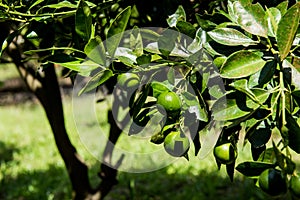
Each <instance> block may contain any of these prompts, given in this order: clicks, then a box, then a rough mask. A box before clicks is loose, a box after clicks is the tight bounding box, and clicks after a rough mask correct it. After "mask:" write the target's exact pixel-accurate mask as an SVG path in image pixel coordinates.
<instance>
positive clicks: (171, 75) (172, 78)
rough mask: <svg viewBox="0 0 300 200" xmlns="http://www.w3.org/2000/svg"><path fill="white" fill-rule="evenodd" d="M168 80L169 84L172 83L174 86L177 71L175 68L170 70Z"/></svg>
mask: <svg viewBox="0 0 300 200" xmlns="http://www.w3.org/2000/svg"><path fill="white" fill-rule="evenodd" d="M167 78H168V81H169V83H171V84H172V85H174V84H175V70H174V68H172V67H171V68H170V69H169V71H168V73H167Z"/></svg>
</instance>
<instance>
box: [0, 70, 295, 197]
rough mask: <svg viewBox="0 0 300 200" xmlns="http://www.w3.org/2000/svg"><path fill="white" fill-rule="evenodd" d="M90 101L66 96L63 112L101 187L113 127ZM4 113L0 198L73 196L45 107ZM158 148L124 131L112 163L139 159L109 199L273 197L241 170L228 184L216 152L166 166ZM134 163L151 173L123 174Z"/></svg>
mask: <svg viewBox="0 0 300 200" xmlns="http://www.w3.org/2000/svg"><path fill="white" fill-rule="evenodd" d="M1 72H3V76H5V77H6V78H11V77H14V76H15V75H16V73H15V72H14V71H13V72H11V71H10V70H9V69H8V68H5V70H1ZM1 80H4V79H1ZM1 80H0V81H1ZM88 103H89V102H84V101H82V102H80V104H79V105H76V106H75V108H76V109H73V107H72V102H71V100H70V99H69V98H64V111H65V116H66V126H67V130H68V133H69V136H70V139H71V141H72V143H73V144H74V145H75V146H76V148H77V150H78V152H79V154H80V155H81V156H82V157H83V159H84V160H85V161H86V162H87V164H88V166H89V167H90V169H91V170H90V179H91V182H92V184H93V185H97V184H98V183H99V179H98V177H97V175H96V174H97V172H98V170H99V166H100V163H99V161H98V160H99V159H101V152H102V151H103V148H102V146H103V145H101V144H103V141H102V142H101V140H100V138H99V137H100V136H102V137H103V138H102V139H105V137H106V136H107V132H108V130H109V125H108V124H107V122H106V120H107V115H106V110H107V104H106V103H105V102H103V103H100V104H98V105H97V106H96V109H95V110H96V112H95V113H94V112H93V111H94V110H92V111H91V110H88V109H85V107H84V106H83V105H89V104H88ZM0 113H1V115H0V122H1V123H0V199H1V200H2V199H3V200H15V199H19V200H43V199H47V200H52V199H55V200H68V199H71V186H70V181H69V179H68V176H67V173H66V169H65V167H64V163H63V161H62V159H61V157H60V155H59V153H58V151H57V148H56V146H55V142H54V139H53V136H52V133H51V129H50V126H49V124H48V122H47V119H46V117H45V114H44V111H43V110H42V108H41V106H40V105H39V104H35V103H25V104H21V105H15V106H2V107H0ZM99 127H101V129H99ZM158 147H159V146H156V145H153V144H150V143H149V142H148V140H145V139H144V138H139V137H137V136H131V137H129V136H127V135H126V134H122V135H121V137H120V139H119V143H118V144H117V148H118V149H119V150H117V151H115V152H114V159H113V162H116V161H117V159H118V158H119V156H120V155H121V154H122V152H124V151H125V150H126V151H132V152H135V154H137V153H139V155H140V156H141V157H138V158H137V157H130V156H127V157H126V158H125V159H124V161H123V163H122V165H121V169H122V170H123V171H121V172H120V173H119V174H118V180H119V184H118V185H116V186H115V187H114V188H113V190H112V191H111V192H110V193H109V195H108V196H107V197H106V199H107V200H123V199H124V200H127V199H131V200H149V199H151V200H164V199H175V200H181V199H192V200H193V199H195V200H202V199H205V200H210V199H216V198H218V199H220V200H231V199H245V200H257V199H258V200H260V199H261V200H265V199H272V198H271V197H269V196H267V195H266V194H264V193H263V192H262V191H260V190H259V189H258V188H257V187H255V185H254V182H253V180H251V179H248V178H245V177H244V176H242V175H241V174H239V173H238V172H236V173H235V180H234V182H230V180H229V178H228V177H227V175H226V169H225V168H224V166H223V167H222V168H221V170H220V171H218V169H217V166H216V164H215V161H214V158H213V155H212V154H210V155H208V156H207V157H206V158H204V159H200V158H199V157H195V156H193V155H192V153H191V154H190V161H189V162H188V161H187V160H186V159H184V158H180V159H177V160H172V161H173V162H172V163H170V164H168V163H167V164H166V163H164V162H160V160H162V159H164V158H167V157H166V154H164V153H155V151H157V149H159V148H158ZM160 148H161V146H160ZM143 152H144V153H145V152H154V153H153V155H154V156H152V157H150V158H149V157H147V156H146V157H145V156H144V157H143V155H144V154H143ZM248 152H249V146H246V147H245V148H244V149H240V152H239V156H238V160H237V163H239V162H241V161H242V160H247V159H249V160H250V159H251V158H250V155H249V153H248ZM167 161H170V160H167ZM158 163H160V165H158ZM165 165H166V166H165ZM298 166H299V164H298ZM130 167H134V168H135V169H140V170H141V169H145V168H146V169H149V170H150V169H151V170H152V172H148V173H128V172H124V170H125V169H127V170H128V169H130V170H131V171H136V170H133V169H132V168H130ZM155 169H157V170H155ZM286 198H288V196H287V197H286Z"/></svg>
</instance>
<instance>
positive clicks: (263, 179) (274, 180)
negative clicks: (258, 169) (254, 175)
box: [258, 168, 287, 196]
mask: <svg viewBox="0 0 300 200" xmlns="http://www.w3.org/2000/svg"><path fill="white" fill-rule="evenodd" d="M258 183H259V187H260V188H261V189H262V190H263V191H264V192H266V193H267V194H269V195H271V196H278V195H281V194H284V193H286V191H287V185H286V181H285V178H284V177H283V176H282V174H281V171H279V170H276V169H273V168H271V169H266V170H264V171H263V172H262V173H261V174H260V175H259V178H258Z"/></svg>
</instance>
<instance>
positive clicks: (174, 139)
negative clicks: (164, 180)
mask: <svg viewBox="0 0 300 200" xmlns="http://www.w3.org/2000/svg"><path fill="white" fill-rule="evenodd" d="M164 148H165V150H166V152H167V153H168V154H170V155H171V156H174V157H181V156H184V155H185V154H186V153H187V151H188V150H189V148H190V142H189V139H188V138H187V137H186V136H185V135H184V134H183V133H180V131H172V132H170V133H169V134H168V135H167V136H166V138H165V140H164Z"/></svg>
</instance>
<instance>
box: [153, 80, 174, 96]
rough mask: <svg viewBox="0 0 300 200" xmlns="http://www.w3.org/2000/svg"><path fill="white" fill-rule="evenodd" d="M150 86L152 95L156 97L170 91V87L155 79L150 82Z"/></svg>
mask: <svg viewBox="0 0 300 200" xmlns="http://www.w3.org/2000/svg"><path fill="white" fill-rule="evenodd" d="M151 87H152V90H153V96H154V97H155V98H157V97H158V96H159V95H160V94H162V93H164V92H168V91H170V88H168V87H167V86H166V85H165V84H163V83H161V82H157V81H153V82H151Z"/></svg>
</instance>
